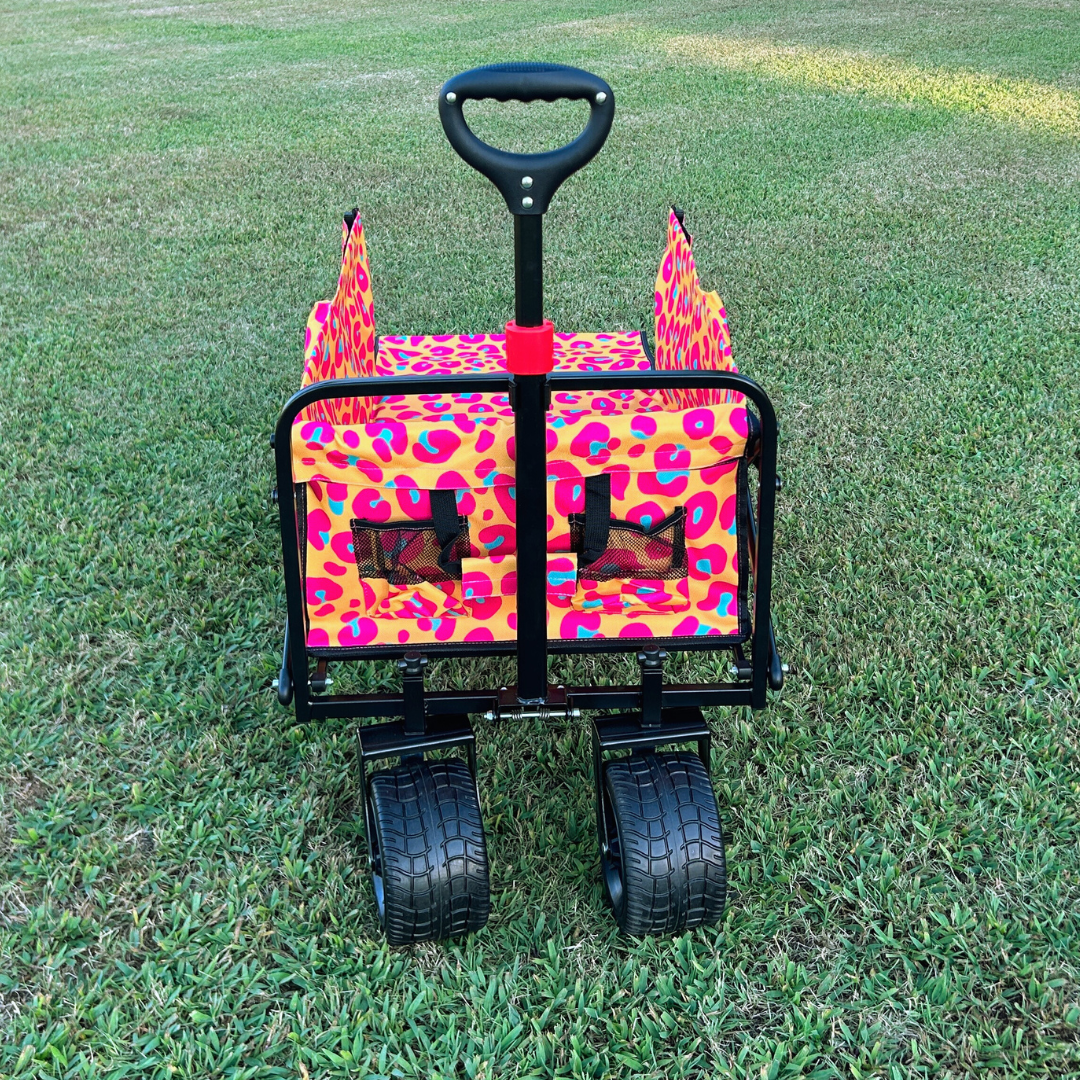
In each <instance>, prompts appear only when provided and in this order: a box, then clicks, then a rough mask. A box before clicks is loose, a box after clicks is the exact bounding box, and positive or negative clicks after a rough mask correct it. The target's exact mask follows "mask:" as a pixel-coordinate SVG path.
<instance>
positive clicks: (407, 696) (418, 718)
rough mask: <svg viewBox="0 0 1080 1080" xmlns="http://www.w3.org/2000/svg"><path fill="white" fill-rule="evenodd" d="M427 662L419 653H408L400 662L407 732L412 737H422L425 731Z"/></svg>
mask: <svg viewBox="0 0 1080 1080" xmlns="http://www.w3.org/2000/svg"><path fill="white" fill-rule="evenodd" d="M427 662H428V658H427V657H426V656H422V655H421V654H420V653H418V652H408V653H406V654H405V656H404V657H403V658H402V659H401V660H399V661H398V668H399V669H400V671H401V683H402V697H403V698H404V702H405V706H404V711H405V731H406V732H407V733H409V734H410V735H420V734H423V731H424V720H425V713H426V710H425V707H424V668H426V667H427Z"/></svg>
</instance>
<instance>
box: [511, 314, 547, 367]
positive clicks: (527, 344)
mask: <svg viewBox="0 0 1080 1080" xmlns="http://www.w3.org/2000/svg"><path fill="white" fill-rule="evenodd" d="M554 366H555V326H554V324H553V323H552V321H551V320H550V319H545V320H544V323H543V325H542V326H518V324H517V323H516V322H514V320H513V319H511V320H510V321H509V322H508V323H507V324H506V370H507V371H509V372H510V374H511V375H546V374H547V373H548V372H549V371H551V369H552V368H553V367H554Z"/></svg>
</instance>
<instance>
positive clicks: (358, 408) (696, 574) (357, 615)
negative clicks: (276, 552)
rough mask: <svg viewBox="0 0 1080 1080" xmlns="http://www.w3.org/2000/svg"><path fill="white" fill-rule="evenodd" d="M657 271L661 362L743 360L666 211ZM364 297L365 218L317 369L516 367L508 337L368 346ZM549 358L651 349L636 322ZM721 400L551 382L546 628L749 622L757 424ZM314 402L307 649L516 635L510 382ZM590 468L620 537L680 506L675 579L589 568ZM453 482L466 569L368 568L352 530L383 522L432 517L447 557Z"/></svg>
mask: <svg viewBox="0 0 1080 1080" xmlns="http://www.w3.org/2000/svg"><path fill="white" fill-rule="evenodd" d="M672 222H674V225H675V228H676V229H678V233H677V234H676V233H674V232H673V231H672V228H671V223H672ZM669 264H670V273H667V274H666V276H665V273H666V271H665V267H667V266H668V265H669ZM657 282H658V284H657V315H658V317H657V346H658V351H657V359H656V364H657V366H658V367H661V368H673V367H676V366H677V367H706V368H717V367H719V368H732V369H733V368H734V365H733V364H732V363H731V351H730V345H729V344H728V339H727V324H726V320H725V318H724V314H723V308H722V306H720V304H719V298H718V297H716V295H715V294H706V293H701V291H700V288H699V287H698V285H697V274H696V271H695V269H694V266H693V260H692V258H691V257H690V255H689V243H688V242H687V241H686V239H685V237H684V236H683V235H682V230H681V227H680V226H679V225H678V222H677V221H676V220H675V219H674V216H672V219H671V221H670V222H669V230H668V247H667V250H666V252H665V257H664V262H663V263H662V264H661V270H660V274H659V275H658V279H657ZM662 284H663V285H664V286H665V288H664V289H663V290H662V289H661V285H662ZM695 290H696V292H695ZM371 311H372V308H371V289H370V278H369V275H368V271H367V257H366V253H365V251H364V238H363V231H362V228H361V225H360V222H359V220H357V221H356V222H355V223H354V225H353V228H352V230H351V231H347V232H346V235H345V244H344V251H343V260H342V274H341V280H340V282H339V286H338V292H337V295H336V296H335V298H334V300H333V301H331V302H329V304H324V305H319V306H318V307H317V308H316V309H315V311H314V312H313V313H312V318H311V320H309V324H308V331H309V333H308V346H307V348H306V350H305V361H306V362H305V383H308V382H313V381H316V380H318V379H326V378H341V377H347V376H353V377H356V376H361V377H363V376H368V375H376V374H377V375H398V374H406V373H415V374H425V375H434V376H439V375H453V374H460V373H466V372H478V371H499V370H505V364H506V360H505V338H504V335H502V334H481V335H436V336H416V337H391V338H382V339H381V340H380V341H379V343H378V352H377V354H376V353H375V350H374V343H375V336H374V324H373V322H372V320H371ZM714 315H715V317H713V316H714ZM555 366H556V369H564V370H566V369H576V370H596V371H616V370H647V369H649V368H650V367H651V366H652V363H651V361H650V357H649V355H648V352H647V350H646V348H645V347H644V345H643V344H642V341H641V338H640V335H638V334H619V333H610V334H567V333H562V334H556V337H555ZM728 397H729V395H727V394H716V393H706V392H693V393H691V394H686V393H682V394H667V393H665V392H653V391H641V390H629V389H628V390H625V391H616V392H610V393H600V392H592V393H574V394H569V393H557V394H555V395H554V398H553V401H552V408H551V410H550V412H549V413H548V430H547V456H548V530H547V547H548V632H549V635H550V636H551V637H552V638H581V637H635V638H678V637H683V636H698V635H725V636H731V635H737V636H740V637H741V636H744V635H745V634H746V633H747V632H748V629H749V616H748V612H747V610H746V595H745V592H746V566H745V555H744V547H743V545H744V540H745V525H744V524H743V525H740V522H741V521H742V520H743V514H744V508H743V504H742V499H743V494H742V488H741V487H740V468H739V461H740V459H741V458H742V456H743V455H744V453H745V449H746V442H747V437H748V430H749V428H748V424H749V420H748V417H747V413H746V410H745V408H744V407H743V406H742V404H741V401H738V400H730V401H729V400H726V399H727V398H728ZM734 397H736V398H737V397H738V395H735V396H734ZM308 413H309V414H314V415H304V416H301V417H299V418H298V420H297V423H296V424H295V426H294V428H293V440H292V452H293V470H294V477H295V480H296V481H297V483H298V484H301V485H302V491H303V493H304V499H303V503H304V505H303V506H302V507H301V508H300V513H301V521H300V534H301V545H302V555H303V563H304V576H305V587H306V590H307V615H308V626H307V643H308V646H309V647H311V648H313V649H335V648H356V647H358V646H363V645H376V644H394V645H402V644H423V643H425V642H433V641H439V642H465V641H512V640H514V639H515V637H516V631H517V625H516V623H517V619H516V608H515V596H516V590H517V573H516V553H517V542H516V524H515V523H516V505H515V489H514V426H513V413H512V411H511V410H510V408H509V402H508V401H507V399H506V395H505V394H504V395H497V394H484V395H480V394H474V395H465V394H453V393H447V394H430V395H412V396H406V395H393V396H388V397H384V398H380V399H377V400H369V401H368V402H367V403H366V404H364V403H363V401H362V400H361V399H355V398H349V399H342V400H341V401H332V402H327V403H325V405H323V406H317V407H316V406H313V407H312V408H311V409H310V410H308ZM598 474H606V475H607V476H608V477H609V483H610V489H611V494H610V505H611V510H610V512H611V518H612V521H613V522H621V523H629V525H628V526H627V525H625V524H624V530H623V531H624V535H625V533H626V531H627V529H628V528H629V530H630V531H631V532H632V531H633V527H634V526H636V527H638V529H639V530H643V531H645V532H647V531H648V530H649V529H650V528H652V527H653V526H656V525H658V523H661V522H666V521H667V519H669V518H672V517H675V518H679V519H680V521H681V525H680V529H682V530H683V531H684V536H685V542H684V544H683V545H682V546H681V547H680V548H679V551H680V552H682V551H685V560H684V563H683V564H681V565H680V566H678V567H675V566H674V565H673V566H672V567H669V568H668V569H669V570H670V573H668V575H667V577H668V579H665V578H664V577H663V576H661V577H659V578H654V577H646V576H636V575H635V573H634V571H633V570H628V571H627V576H626V577H617V576H616V577H613V578H611V579H606V580H594V579H592V578H590V577H589V574H590V573H595V572H596V571H595V570H594V569H593V568H594V567H595V566H597V565H599V563H598V562H597V563H592V564H590V565H589V567H588V568H586V567H584V566H581V565H579V563H580V560H581V554H580V553H579V552H577V551H574V550H572V549H573V546H574V539H573V537H574V533H573V530H572V524H571V522H572V518H573V519H574V520H576V519H577V517H578V516H580V515H582V514H583V513H584V512H585V509H586V507H585V479H586V478H587V477H590V476H595V475H598ZM447 490H452V491H454V492H455V505H456V507H457V513H458V515H459V517H460V518H463V519H465V520H466V521H467V528H468V536H467V550H468V554H467V557H461V558H460V565H459V567H458V569H457V570H456V571H455V572H454V573H449V572H443V571H442V570H440V569H439V568H438V567H435V568H434V569H433V570H432V571H431V572H430V573H427V574H425V575H424V577H423V579H419V578H418V577H417V575H416V573H414V572H412V571H411V570H410V572H409V573H405V572H404V571H403V572H402V573H401V574H400V575H398V577H396V578H395V582H396V583H395V582H391V581H390V580H387V579H386V578H382V577H379V578H371V577H361V576H359V572H358V567H357V559H356V555H355V553H354V551H353V544H354V533H353V528H354V527H356V528H359V529H361V530H366V531H365V532H364V533H363V534H362V535H363V536H364V537H365V538H367V539H370V540H372V542H374V537H375V535H376V534H378V535H380V536H383V537H387V538H388V539H387V540H386V543H387V544H390V545H392V544H393V543H394V542H395V541H394V540H393V537H394V536H398V535H400V534H401V533H402V530H401V529H391V530H385V529H384V530H383V531H382V532H380V531H379V527H380V525H383V524H384V523H387V522H389V523H391V524H392V523H395V522H402V523H412V526H411V528H412V533H413V535H415V532H416V530H417V529H421V530H426V529H428V528H430V529H431V530H432V534H428V533H426V532H424V533H423V537H424V541H423V543H424V546H425V548H426V549H427V550H432V551H435V552H437V551H438V550H439V542H438V541H437V540H436V539H435V537H434V535H433V534H434V532H435V525H434V516H433V511H432V501H433V496H432V495H431V493H432V492H435V491H447ZM451 520H452V519H451ZM660 527H662V528H667V525H666V524H665V525H663V526H660ZM681 535H683V533H680V536H681ZM357 542H360V541H357ZM365 542H366V541H365ZM465 543H466V541H465V539H464V534H463V538H462V539H461V544H465ZM668 550H671V548H670V545H669V549H668ZM461 551H462V554H464V551H465V548H464V547H462V548H461ZM393 555H394V552H393V551H388V557H392V556H393ZM454 557H455V558H457V557H458V556H454ZM672 559H674V556H672ZM604 565H605V566H606V565H607V564H606V563H605V564H604ZM641 565H642V569H641V570H639V571H638V573H640V574H641V575H644V574H647V573H652V572H654V571H653V569H652V568H651V567H652V564H651V563H648V562H646V563H643V564H641ZM372 572H374V571H372ZM429 578H430V580H428V579H429Z"/></svg>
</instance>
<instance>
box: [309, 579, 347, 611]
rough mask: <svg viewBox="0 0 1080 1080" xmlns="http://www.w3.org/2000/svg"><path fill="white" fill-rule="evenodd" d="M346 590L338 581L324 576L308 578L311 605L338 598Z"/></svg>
mask: <svg viewBox="0 0 1080 1080" xmlns="http://www.w3.org/2000/svg"><path fill="white" fill-rule="evenodd" d="M343 592H344V590H343V589H342V588H341V586H340V585H339V584H338V583H337V582H336V581H331V580H330V579H329V578H324V577H309V578H308V579H307V602H308V605H309V606H310V607H316V606H317V605H319V604H325V603H328V602H329V601H330V600H337V599H338V598H339V597H340V596H341V595H342V593H343Z"/></svg>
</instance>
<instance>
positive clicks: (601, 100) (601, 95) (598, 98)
mask: <svg viewBox="0 0 1080 1080" xmlns="http://www.w3.org/2000/svg"><path fill="white" fill-rule="evenodd" d="M605 101H607V94H605V93H604V91H603V90H601V91H600V93H599V94H597V95H596V104H597V105H603V104H604V102H605Z"/></svg>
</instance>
